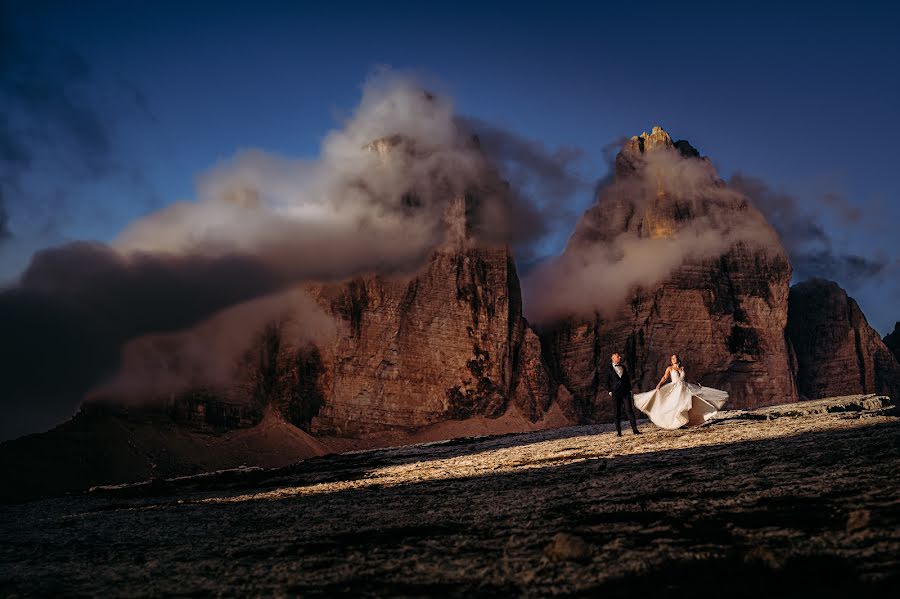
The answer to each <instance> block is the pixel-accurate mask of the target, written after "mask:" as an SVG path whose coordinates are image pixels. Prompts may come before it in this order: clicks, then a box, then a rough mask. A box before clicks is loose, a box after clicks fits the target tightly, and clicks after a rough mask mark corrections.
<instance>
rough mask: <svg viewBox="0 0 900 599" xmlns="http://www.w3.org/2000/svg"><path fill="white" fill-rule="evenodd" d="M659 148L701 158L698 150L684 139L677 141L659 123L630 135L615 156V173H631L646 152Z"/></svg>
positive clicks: (624, 174)
mask: <svg viewBox="0 0 900 599" xmlns="http://www.w3.org/2000/svg"><path fill="white" fill-rule="evenodd" d="M660 150H674V151H677V152H678V153H679V154H680V155H681V156H683V157H684V158H701V156H700V152H699V151H698V150H697V149H696V148H695V147H694V146H692V145H691V143H690V142H689V141H688V140H686V139H679V140H677V141H675V140H673V139H672V136H671V135H669V134H668V132H666V130H665V129H663V128H662V127H660V126H659V125H654V126H653V128H652V129H651V130H650V133H647V132H646V131H644V132H643V133H641V134H640V135H632V136H631V138H630V139H628V140H627V141H626V142H625V143H624V144H623V145H622V150H621V151H620V152H619V154H618V155H617V156H616V174H617V175H618V176H626V175H628V174H631V173H633V172H634V171H635V170H636V169H637V167H638V162H639V161H640V160H642V159H643V158H644V157H646V155H647V154H649V153H652V152H657V151H660Z"/></svg>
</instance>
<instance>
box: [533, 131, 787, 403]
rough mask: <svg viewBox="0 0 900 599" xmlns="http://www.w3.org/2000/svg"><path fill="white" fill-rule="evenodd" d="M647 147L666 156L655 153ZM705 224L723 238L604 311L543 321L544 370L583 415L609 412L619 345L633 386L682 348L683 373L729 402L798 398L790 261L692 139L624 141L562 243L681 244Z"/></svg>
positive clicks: (585, 251) (592, 252) (578, 249)
mask: <svg viewBox="0 0 900 599" xmlns="http://www.w3.org/2000/svg"><path fill="white" fill-rule="evenodd" d="M653 153H661V157H663V158H664V160H657V161H656V162H655V163H650V162H649V161H648V157H650V155H651V154H653ZM685 173H687V175H686V174H685ZM709 230H711V231H712V232H713V233H714V235H711V236H710V237H711V238H715V239H724V240H726V242H725V244H724V245H723V246H722V247H716V246H715V245H712V246H711V247H700V249H698V250H696V251H693V250H691V252H687V253H685V259H684V260H683V261H680V262H679V264H678V265H676V266H673V267H672V268H671V269H670V270H668V271H666V272H665V273H664V274H663V275H662V276H661V277H658V279H657V280H655V281H654V282H652V283H651V284H642V285H635V286H634V287H632V288H631V290H630V291H629V292H628V293H627V294H626V295H625V299H624V301H621V302H618V303H616V304H615V305H614V306H607V307H608V308H609V309H608V310H607V311H606V313H604V314H601V313H600V312H599V311H597V312H595V313H594V314H593V315H587V316H580V317H573V318H568V319H566V320H564V321H562V322H557V323H554V324H552V325H549V326H545V327H543V329H542V340H543V342H544V345H545V348H544V353H545V356H546V358H547V361H548V365H549V367H550V370H551V373H552V374H553V375H554V377H555V379H556V380H558V381H559V382H561V383H562V384H563V385H564V386H565V387H566V388H567V389H568V390H569V391H571V393H572V394H573V395H574V397H575V400H576V404H577V405H578V407H579V409H580V412H581V414H582V417H583V418H585V419H587V420H606V419H609V418H610V417H611V414H612V412H611V410H612V405H611V403H610V402H609V401H608V399H607V398H606V393H605V392H603V391H604V389H603V385H602V379H603V373H604V371H605V368H606V364H607V363H608V362H609V358H610V354H611V353H612V352H614V351H618V352H620V353H622V354H623V356H624V357H625V360H626V363H627V364H628V365H629V367H630V368H631V371H632V375H633V379H634V384H635V388H636V389H635V390H636V391H640V390H646V389H652V388H653V387H654V386H655V385H656V383H657V382H658V381H659V379H660V377H661V375H662V374H663V372H664V370H665V368H666V365H667V364H668V361H669V357H670V355H671V354H673V353H678V354H679V355H680V358H681V360H682V362H683V364H684V365H685V367H686V369H687V375H688V378H689V379H690V380H692V381H696V382H699V383H701V384H703V385H708V386H712V387H717V388H720V389H725V390H727V391H728V392H729V393H730V395H731V398H730V401H729V406H730V407H732V408H753V407H757V406H764V405H769V404H776V403H786V402H792V401H796V399H797V393H796V390H795V383H794V379H793V372H792V357H791V351H790V348H789V344H788V343H787V342H786V339H785V334H784V331H785V326H786V324H787V311H788V310H787V308H788V290H789V285H790V278H791V267H790V263H789V262H788V259H787V256H786V254H785V252H784V250H783V248H782V247H781V244H780V243H779V242H778V240H777V236H776V235H775V233H774V231H772V229H771V227H769V225H768V224H767V223H766V222H765V220H764V219H763V217H762V215H761V214H760V213H759V212H758V211H757V210H756V209H755V208H753V207H752V206H751V205H750V203H749V202H748V200H747V199H746V198H745V197H743V196H741V195H739V194H737V193H735V192H732V191H731V190H729V189H728V188H726V187H725V185H724V183H722V182H721V180H719V179H718V177H717V176H716V175H715V171H714V170H713V168H712V166H711V165H710V163H709V161H708V160H707V159H705V158H700V157H699V153H698V152H697V151H696V150H695V149H694V148H693V147H691V146H690V144H688V143H687V142H684V141H678V142H673V141H672V139H671V138H670V137H669V135H668V134H667V133H666V132H665V131H663V130H662V129H660V128H658V127H655V128H654V129H653V132H652V133H651V134H649V135H648V134H646V133H645V134H643V135H642V136H640V137H635V138H632V139H631V140H630V141H628V142H626V144H625V146H624V147H623V149H622V151H621V152H620V153H619V155H618V157H617V159H616V174H615V180H614V181H613V182H612V183H611V185H610V186H609V187H607V189H606V190H604V191H601V193H600V195H599V199H598V202H597V204H595V206H594V207H592V208H591V209H589V210H588V211H587V212H586V213H585V215H584V216H583V217H582V220H581V222H580V223H579V225H578V228H577V230H576V232H575V234H574V235H573V237H572V239H571V240H570V242H569V245H568V247H567V249H566V253H567V254H570V255H573V256H586V257H587V258H584V259H590V257H591V256H596V255H597V254H598V252H605V253H608V254H613V255H614V254H615V253H616V252H617V251H619V248H620V247H621V245H622V244H624V243H626V242H627V243H631V244H637V243H641V242H642V241H644V240H669V241H671V243H669V244H662V245H660V247H661V248H672V251H676V250H677V251H680V250H681V249H682V248H683V247H684V244H687V243H694V240H695V239H701V240H702V237H701V236H702V235H703V234H704V233H705V232H707V231H709ZM716 236H717V237H716ZM632 247H633V246H632ZM698 247H699V246H698ZM659 259H660V260H664V259H665V256H659ZM651 261H652V258H651ZM626 274H628V273H626ZM617 284H618V282H617V281H615V280H611V281H610V287H614V286H616V285H617ZM600 299H602V298H600ZM598 303H601V304H602V303H603V302H602V301H600V302H598Z"/></svg>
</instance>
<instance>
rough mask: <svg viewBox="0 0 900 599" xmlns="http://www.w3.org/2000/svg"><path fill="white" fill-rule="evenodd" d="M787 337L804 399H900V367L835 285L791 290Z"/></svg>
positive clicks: (812, 283)
mask: <svg viewBox="0 0 900 599" xmlns="http://www.w3.org/2000/svg"><path fill="white" fill-rule="evenodd" d="M788 334H789V336H790V339H791V343H792V344H793V346H794V350H795V352H796V354H797V367H798V371H797V384H798V386H799V390H800V393H801V395H803V396H804V397H806V398H809V399H816V398H820V397H830V396H836V395H852V394H855V393H884V394H887V395H890V396H891V397H894V398H896V397H898V396H900V364H898V363H897V359H896V358H895V357H894V356H893V354H892V353H891V351H890V349H889V348H888V347H887V346H886V345H885V343H884V341H882V339H881V337H880V336H879V335H878V333H877V332H876V331H875V330H874V329H873V328H872V327H870V326H869V323H868V322H867V321H866V317H865V315H864V314H863V313H862V310H860V309H859V305H857V303H856V301H855V300H854V299H853V298H852V297H849V296H848V295H847V293H846V292H845V291H844V290H843V289H841V287H840V286H838V284H837V283H835V282H833V281H825V280H823V279H812V280H809V281H805V282H803V283H799V284H797V285H794V286H793V287H792V288H791V293H790V314H789V317H788Z"/></svg>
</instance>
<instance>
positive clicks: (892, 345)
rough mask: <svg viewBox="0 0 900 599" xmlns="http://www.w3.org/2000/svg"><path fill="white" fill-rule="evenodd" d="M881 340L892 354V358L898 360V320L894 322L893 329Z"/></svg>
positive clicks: (899, 351) (899, 322) (899, 337)
mask: <svg viewBox="0 0 900 599" xmlns="http://www.w3.org/2000/svg"><path fill="white" fill-rule="evenodd" d="M882 341H884V344H885V345H886V346H887V348H888V349H889V350H891V353H892V354H894V358H896V359H897V361H898V362H900V321H898V322H896V323H894V330H893V331H891V332H890V333H888V334H887V335H885V336H884V339H882Z"/></svg>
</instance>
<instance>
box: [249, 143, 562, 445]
mask: <svg viewBox="0 0 900 599" xmlns="http://www.w3.org/2000/svg"><path fill="white" fill-rule="evenodd" d="M379 147H380V146H379ZM380 151H390V148H388V149H385V148H381V150H380ZM491 186H493V187H491ZM505 189H506V186H505V184H503V183H502V182H499V181H498V180H496V179H495V180H490V179H488V182H487V183H485V182H473V185H472V186H471V188H470V191H469V192H468V193H467V194H466V195H465V197H459V198H456V199H455V200H452V201H451V202H449V203H448V205H447V209H446V210H445V213H444V224H445V227H446V231H447V234H446V237H445V241H444V243H443V244H442V245H441V246H440V247H438V248H437V249H436V250H435V251H434V252H433V253H432V254H431V255H430V257H429V258H428V260H427V262H426V264H425V266H424V267H423V268H421V269H420V270H419V272H417V273H416V274H414V275H413V276H396V277H391V276H386V275H367V276H361V277H358V278H355V279H353V280H351V281H349V282H346V283H339V284H338V283H335V284H315V285H310V286H309V287H308V288H307V291H308V292H309V294H310V295H311V296H312V297H313V298H314V300H315V302H316V303H317V304H318V305H319V306H321V307H322V308H323V309H324V310H325V312H326V313H328V314H329V315H330V316H331V317H332V318H333V319H334V320H335V321H336V323H337V326H336V327H335V334H334V335H333V336H332V337H331V338H330V339H329V340H326V341H324V342H319V343H314V344H313V343H297V342H296V341H295V340H294V339H292V338H291V337H290V335H289V334H285V332H283V331H282V330H280V328H279V326H278V325H277V324H275V325H272V326H270V327H269V329H268V330H267V331H266V334H265V335H264V336H263V339H262V342H261V344H260V350H259V352H258V353H257V352H251V353H250V356H251V358H252V359H251V363H250V364H249V368H248V369H247V370H246V372H245V373H243V374H244V375H246V376H243V377H242V379H243V381H242V383H241V384H240V386H241V387H242V388H244V389H248V390H249V391H248V392H247V393H248V394H249V395H250V396H252V397H254V398H256V401H257V402H259V403H262V404H271V405H273V406H275V407H276V408H277V409H278V411H279V412H280V413H281V414H282V415H283V416H284V417H285V418H286V419H287V420H288V421H290V422H292V423H293V424H295V425H297V426H299V427H301V428H303V429H304V430H307V431H310V432H312V433H313V434H316V435H320V436H338V437H363V436H366V435H369V434H373V433H377V432H379V431H385V430H390V429H405V430H415V429H417V428H420V427H424V426H427V425H430V424H434V423H437V422H440V421H445V420H464V419H467V418H471V417H489V418H494V417H499V416H501V415H502V414H504V413H505V412H506V411H507V410H508V409H515V410H518V411H520V412H521V413H522V414H523V415H524V416H525V417H526V418H527V419H528V420H529V421H531V422H536V421H538V420H540V419H541V418H542V417H543V416H544V414H545V413H546V411H547V410H548V409H549V407H550V404H551V397H550V391H549V377H548V375H547V372H546V368H545V367H544V363H543V357H542V355H541V351H540V342H539V340H538V338H537V336H536V335H535V334H534V333H533V332H532V331H531V330H530V329H529V328H528V326H527V324H526V322H525V320H524V318H523V316H522V294H521V291H520V287H519V278H518V275H517V273H516V267H515V262H514V259H513V256H512V253H511V251H510V249H509V247H508V246H507V245H506V244H502V243H499V244H498V243H492V242H490V241H486V240H484V239H480V238H478V234H477V228H478V227H477V224H478V223H477V222H475V219H477V216H475V215H477V213H478V210H477V208H478V206H477V204H478V202H479V201H480V198H482V197H484V195H485V194H490V193H495V194H496V193H503V192H504V190H505ZM498 190H499V191H498ZM298 318H302V317H298ZM257 355H258V359H257V358H255V356H257Z"/></svg>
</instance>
